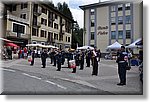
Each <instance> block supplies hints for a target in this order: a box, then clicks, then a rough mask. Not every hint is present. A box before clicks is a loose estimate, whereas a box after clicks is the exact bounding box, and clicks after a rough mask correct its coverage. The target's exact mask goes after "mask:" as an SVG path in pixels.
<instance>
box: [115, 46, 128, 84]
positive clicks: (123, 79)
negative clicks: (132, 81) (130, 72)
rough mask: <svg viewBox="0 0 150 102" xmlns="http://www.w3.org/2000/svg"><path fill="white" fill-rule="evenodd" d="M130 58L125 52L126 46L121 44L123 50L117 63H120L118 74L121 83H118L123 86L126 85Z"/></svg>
mask: <svg viewBox="0 0 150 102" xmlns="http://www.w3.org/2000/svg"><path fill="white" fill-rule="evenodd" d="M127 60H128V53H127V52H125V47H124V46H121V52H120V53H119V54H118V58H117V63H118V75H119V79H120V83H118V84H117V85H120V86H123V85H126V66H127Z"/></svg>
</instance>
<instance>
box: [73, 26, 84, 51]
mask: <svg viewBox="0 0 150 102" xmlns="http://www.w3.org/2000/svg"><path fill="white" fill-rule="evenodd" d="M77 44H78V46H83V29H81V28H80V27H79V25H78V23H75V24H74V28H73V34H72V44H71V47H72V48H74V49H76V48H77Z"/></svg>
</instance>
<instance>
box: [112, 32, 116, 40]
mask: <svg viewBox="0 0 150 102" xmlns="http://www.w3.org/2000/svg"><path fill="white" fill-rule="evenodd" d="M111 39H116V31H111Z"/></svg>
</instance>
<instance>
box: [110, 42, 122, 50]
mask: <svg viewBox="0 0 150 102" xmlns="http://www.w3.org/2000/svg"><path fill="white" fill-rule="evenodd" d="M121 46H122V45H121V44H120V43H118V42H117V41H116V42H115V43H113V44H112V45H109V46H107V49H120V48H121Z"/></svg>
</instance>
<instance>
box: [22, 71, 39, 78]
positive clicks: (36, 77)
mask: <svg viewBox="0 0 150 102" xmlns="http://www.w3.org/2000/svg"><path fill="white" fill-rule="evenodd" d="M22 74H23V75H25V76H28V77H31V78H35V79H39V80H41V78H39V77H37V76H32V75H29V74H27V73H22Z"/></svg>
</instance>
